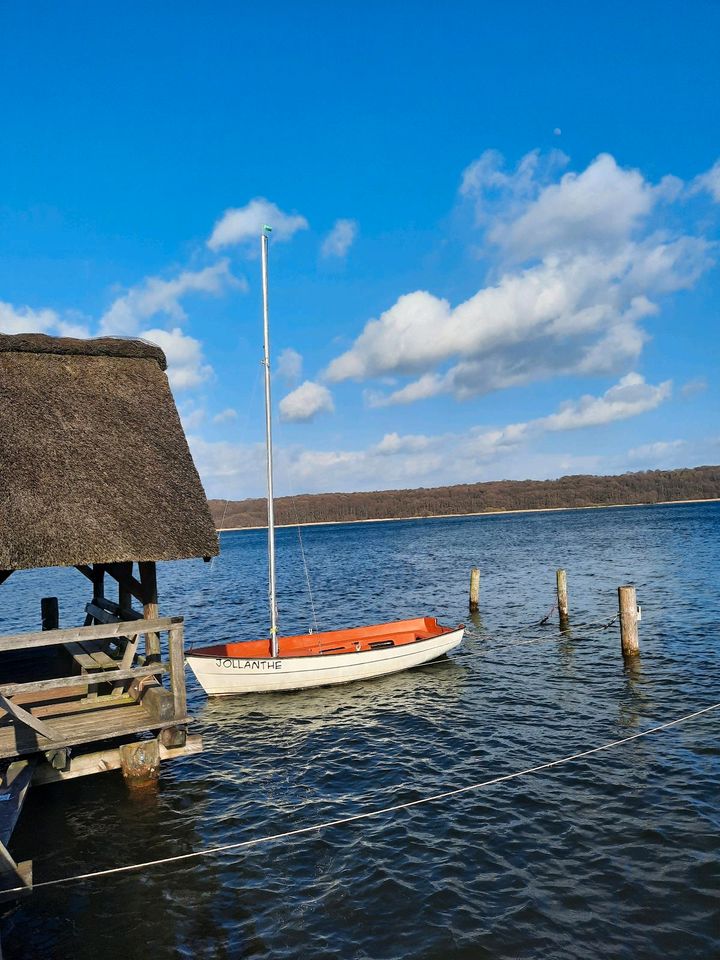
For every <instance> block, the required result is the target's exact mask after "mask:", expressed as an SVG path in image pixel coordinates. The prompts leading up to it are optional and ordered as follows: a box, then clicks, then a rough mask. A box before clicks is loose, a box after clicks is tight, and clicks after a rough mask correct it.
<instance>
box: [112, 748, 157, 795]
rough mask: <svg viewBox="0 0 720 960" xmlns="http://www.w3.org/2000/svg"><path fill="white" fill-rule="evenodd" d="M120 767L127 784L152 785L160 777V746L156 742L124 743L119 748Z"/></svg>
mask: <svg viewBox="0 0 720 960" xmlns="http://www.w3.org/2000/svg"><path fill="white" fill-rule="evenodd" d="M120 765H121V767H122V772H123V777H125V781H126V782H127V783H129V784H134V785H138V786H139V785H140V784H143V783H152V782H153V781H155V780H157V779H158V777H159V776H160V744H159V743H158V741H157V740H141V741H140V742H139V743H124V744H123V745H122V746H121V747H120Z"/></svg>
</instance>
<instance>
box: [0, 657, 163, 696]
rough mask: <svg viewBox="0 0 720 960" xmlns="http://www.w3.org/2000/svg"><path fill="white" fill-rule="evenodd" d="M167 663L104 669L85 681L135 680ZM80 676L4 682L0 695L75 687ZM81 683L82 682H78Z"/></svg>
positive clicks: (156, 671) (153, 673)
mask: <svg viewBox="0 0 720 960" xmlns="http://www.w3.org/2000/svg"><path fill="white" fill-rule="evenodd" d="M169 669H170V668H169V666H168V664H167V663H153V664H152V665H151V666H149V667H135V669H134V670H104V671H103V672H102V673H101V674H97V673H94V674H92V676H88V677H87V678H86V679H87V682H88V683H90V682H92V683H93V684H97V683H114V682H115V681H116V680H135V679H136V678H137V677H154V676H159V675H160V674H163V673H167V672H168V671H169ZM79 681H81V678H80V677H79V676H78V675H77V674H75V676H74V677H56V678H54V679H53V680H32V681H28V682H27V683H5V684H3V685H2V686H1V687H0V696H2V697H14V696H17V695H18V694H26V693H41V692H44V691H47V690H59V689H62V688H65V687H67V688H70V689H72V688H73V687H77V686H78V685H79ZM80 685H82V684H80Z"/></svg>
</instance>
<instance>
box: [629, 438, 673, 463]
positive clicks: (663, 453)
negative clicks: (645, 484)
mask: <svg viewBox="0 0 720 960" xmlns="http://www.w3.org/2000/svg"><path fill="white" fill-rule="evenodd" d="M686 447H687V440H659V441H657V442H655V443H643V444H641V446H639V447H633V449H632V450H628V453H627V456H628V460H638V461H641V462H643V463H653V464H654V463H658V462H667V461H668V460H672V461H674V460H675V458H676V454H678V453H679V452H681V451H684V449H685V448H686Z"/></svg>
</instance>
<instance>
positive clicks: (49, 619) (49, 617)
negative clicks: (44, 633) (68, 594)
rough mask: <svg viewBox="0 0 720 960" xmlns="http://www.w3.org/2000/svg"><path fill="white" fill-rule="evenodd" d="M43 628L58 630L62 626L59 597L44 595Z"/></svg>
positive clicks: (42, 602) (42, 606) (41, 606)
mask: <svg viewBox="0 0 720 960" xmlns="http://www.w3.org/2000/svg"><path fill="white" fill-rule="evenodd" d="M40 613H41V616H42V628H43V630H57V629H58V627H59V626H60V605H59V604H58V598H57V597H43V598H42V600H41V601H40Z"/></svg>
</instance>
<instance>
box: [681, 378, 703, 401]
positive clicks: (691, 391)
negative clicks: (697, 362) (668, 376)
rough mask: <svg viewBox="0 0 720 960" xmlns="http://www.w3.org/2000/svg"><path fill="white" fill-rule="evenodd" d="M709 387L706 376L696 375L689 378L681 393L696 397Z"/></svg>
mask: <svg viewBox="0 0 720 960" xmlns="http://www.w3.org/2000/svg"><path fill="white" fill-rule="evenodd" d="M707 388H708V382H707V380H706V379H705V377H694V378H693V379H692V380H688V381H687V383H684V384H683V385H682V387H680V393H681V394H682V395H683V397H686V398H687V397H695V396H697V395H698V394H699V393H704V392H705V391H706V390H707Z"/></svg>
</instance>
